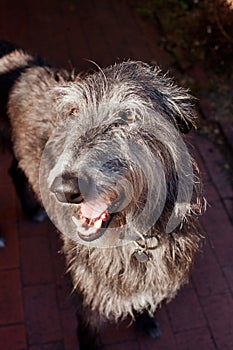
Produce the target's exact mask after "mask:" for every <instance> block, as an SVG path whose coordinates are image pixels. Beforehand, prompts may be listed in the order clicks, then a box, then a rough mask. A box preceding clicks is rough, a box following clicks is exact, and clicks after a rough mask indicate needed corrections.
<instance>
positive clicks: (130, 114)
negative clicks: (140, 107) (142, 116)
mask: <svg viewBox="0 0 233 350" xmlns="http://www.w3.org/2000/svg"><path fill="white" fill-rule="evenodd" d="M120 117H121V118H122V119H123V120H125V121H126V122H130V123H133V122H135V121H136V120H137V119H138V115H137V113H136V112H135V111H125V112H121V114H120Z"/></svg>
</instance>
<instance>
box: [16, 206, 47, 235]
mask: <svg viewBox="0 0 233 350" xmlns="http://www.w3.org/2000/svg"><path fill="white" fill-rule="evenodd" d="M18 218H19V223H18V230H19V237H27V236H29V237H30V236H32V235H33V236H38V235H41V236H44V235H46V234H47V231H48V219H46V220H45V221H43V222H35V221H33V220H30V219H29V218H27V217H25V215H24V213H23V212H22V210H21V209H20V212H19V214H18Z"/></svg>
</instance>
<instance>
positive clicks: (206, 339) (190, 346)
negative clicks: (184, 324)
mask: <svg viewBox="0 0 233 350" xmlns="http://www.w3.org/2000/svg"><path fill="white" fill-rule="evenodd" d="M175 337H176V343H177V350H196V349H198V350H215V349H216V348H215V345H214V343H213V340H212V338H211V335H210V332H209V329H208V328H206V327H205V328H200V329H193V330H190V331H186V332H181V333H179V334H176V336H175Z"/></svg>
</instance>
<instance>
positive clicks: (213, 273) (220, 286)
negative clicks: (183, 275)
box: [192, 239, 229, 296]
mask: <svg viewBox="0 0 233 350" xmlns="http://www.w3.org/2000/svg"><path fill="white" fill-rule="evenodd" d="M192 280H193V281H194V284H195V287H196V290H197V293H198V295H199V296H209V295H216V294H220V293H226V292H227V291H229V288H228V285H227V281H226V279H225V277H224V275H223V271H222V269H221V268H220V266H219V264H218V261H217V259H216V257H215V255H214V252H213V249H212V248H211V247H210V245H209V241H208V239H207V240H206V241H205V242H204V244H203V248H202V249H201V252H200V253H199V254H197V256H196V259H195V264H194V268H193V271H192Z"/></svg>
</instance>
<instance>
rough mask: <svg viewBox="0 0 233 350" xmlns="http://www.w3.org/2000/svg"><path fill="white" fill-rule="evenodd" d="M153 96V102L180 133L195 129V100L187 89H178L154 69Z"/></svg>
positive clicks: (159, 71)
mask: <svg viewBox="0 0 233 350" xmlns="http://www.w3.org/2000/svg"><path fill="white" fill-rule="evenodd" d="M151 72H153V74H154V88H155V92H154V94H155V95H154V96H155V101H156V103H157V104H158V103H159V104H161V108H162V110H163V112H165V114H166V115H167V116H168V117H169V119H171V120H172V121H173V123H174V124H175V126H176V127H177V129H178V130H180V132H181V133H183V134H187V133H188V132H189V131H190V130H191V129H192V128H193V127H196V124H197V119H198V112H197V106H196V99H195V98H194V97H193V96H191V95H190V94H189V91H188V90H187V89H184V88H182V87H178V86H177V85H176V84H175V83H174V81H173V80H172V79H170V78H169V77H168V76H167V75H166V74H165V75H164V74H162V72H161V70H160V68H158V67H154V68H152V70H151Z"/></svg>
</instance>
